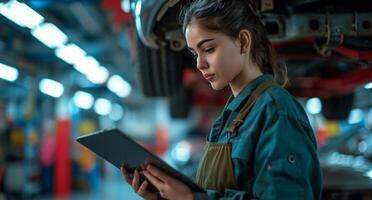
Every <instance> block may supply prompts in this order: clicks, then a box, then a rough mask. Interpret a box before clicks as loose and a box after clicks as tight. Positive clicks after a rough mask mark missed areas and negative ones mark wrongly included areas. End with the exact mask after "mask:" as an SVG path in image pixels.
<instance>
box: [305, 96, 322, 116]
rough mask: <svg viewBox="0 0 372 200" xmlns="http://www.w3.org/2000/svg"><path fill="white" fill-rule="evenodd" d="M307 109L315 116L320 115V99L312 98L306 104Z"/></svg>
mask: <svg viewBox="0 0 372 200" xmlns="http://www.w3.org/2000/svg"><path fill="white" fill-rule="evenodd" d="M306 109H307V111H308V112H309V113H311V114H313V115H316V114H319V113H320V111H321V110H322V102H321V101H320V99H319V98H311V99H309V100H307V102H306Z"/></svg>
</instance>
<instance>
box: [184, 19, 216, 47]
mask: <svg viewBox="0 0 372 200" xmlns="http://www.w3.org/2000/svg"><path fill="white" fill-rule="evenodd" d="M185 36H186V41H187V43H188V46H190V45H191V46H190V47H192V48H194V47H193V46H195V47H196V44H197V43H198V42H199V41H200V40H204V39H210V38H214V39H218V38H220V37H223V34H222V33H219V32H216V31H211V30H208V29H206V28H205V27H203V26H201V25H200V24H198V23H190V24H189V25H188V26H187V27H186V30H185Z"/></svg>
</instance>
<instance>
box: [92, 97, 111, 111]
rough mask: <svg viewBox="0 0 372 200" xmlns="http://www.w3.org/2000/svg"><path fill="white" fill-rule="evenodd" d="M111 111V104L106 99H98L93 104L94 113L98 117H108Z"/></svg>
mask: <svg viewBox="0 0 372 200" xmlns="http://www.w3.org/2000/svg"><path fill="white" fill-rule="evenodd" d="M111 109H112V108H111V102H110V101H109V100H107V99H103V98H99V99H97V100H96V103H95V104H94V111H96V113H97V114H99V115H108V114H109V113H110V112H111Z"/></svg>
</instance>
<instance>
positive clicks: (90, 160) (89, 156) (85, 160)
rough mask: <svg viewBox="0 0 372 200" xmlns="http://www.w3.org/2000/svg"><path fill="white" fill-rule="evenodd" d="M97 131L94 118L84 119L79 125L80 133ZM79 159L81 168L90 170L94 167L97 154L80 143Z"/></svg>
mask: <svg viewBox="0 0 372 200" xmlns="http://www.w3.org/2000/svg"><path fill="white" fill-rule="evenodd" d="M94 131H96V124H95V123H94V121H93V120H82V121H81V122H80V124H79V126H78V132H79V135H84V134H86V133H91V132H94ZM79 152H80V153H79V159H78V162H79V164H80V166H81V168H82V169H83V170H84V171H86V172H89V171H91V170H92V169H93V167H94V164H95V156H94V154H93V153H92V152H91V151H90V150H88V149H87V148H85V147H84V146H82V145H80V144H79Z"/></svg>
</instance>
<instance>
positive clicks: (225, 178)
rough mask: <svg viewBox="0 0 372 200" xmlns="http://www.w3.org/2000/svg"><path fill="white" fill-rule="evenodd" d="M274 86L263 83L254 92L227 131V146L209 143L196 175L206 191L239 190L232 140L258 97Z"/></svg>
mask: <svg viewBox="0 0 372 200" xmlns="http://www.w3.org/2000/svg"><path fill="white" fill-rule="evenodd" d="M274 85H276V83H275V82H274V81H273V80H268V81H265V82H263V83H261V84H260V85H259V86H258V87H257V88H256V89H255V90H254V91H253V92H252V94H251V96H250V97H249V99H248V101H247V102H246V103H245V104H244V106H243V108H242V109H241V110H240V111H239V113H238V115H237V116H236V117H235V119H234V120H233V121H232V122H231V123H230V124H229V127H228V129H227V135H228V139H227V142H226V143H225V144H219V143H217V142H207V144H206V146H205V148H204V153H203V155H202V158H201V161H200V164H199V168H198V171H197V173H196V181H197V183H198V184H199V185H200V186H202V187H203V188H205V189H211V190H217V191H218V192H219V193H223V192H224V189H225V188H230V189H237V188H238V185H237V183H236V180H235V177H234V170H233V165H232V160H231V143H230V139H231V138H232V137H234V136H235V135H236V130H238V128H239V126H240V125H241V124H242V123H243V121H244V119H245V118H246V116H247V115H248V113H249V110H250V109H251V108H252V106H253V105H254V103H255V101H256V99H257V98H258V96H259V95H260V94H261V93H262V92H263V91H265V90H266V89H268V88H269V87H271V86H274ZM222 129H223V127H221V128H220V130H219V134H220V133H221V131H222Z"/></svg>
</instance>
